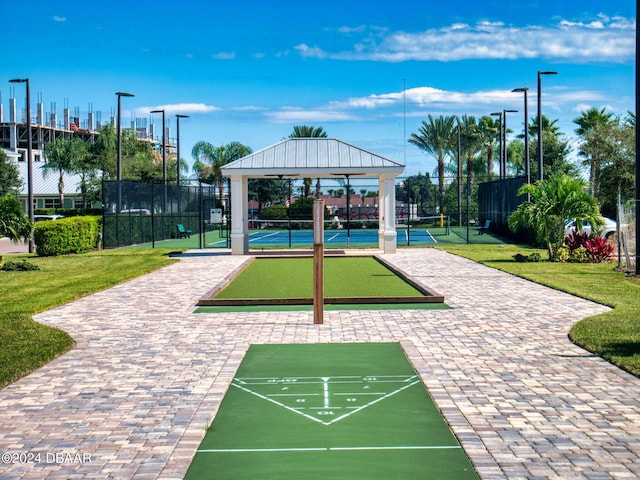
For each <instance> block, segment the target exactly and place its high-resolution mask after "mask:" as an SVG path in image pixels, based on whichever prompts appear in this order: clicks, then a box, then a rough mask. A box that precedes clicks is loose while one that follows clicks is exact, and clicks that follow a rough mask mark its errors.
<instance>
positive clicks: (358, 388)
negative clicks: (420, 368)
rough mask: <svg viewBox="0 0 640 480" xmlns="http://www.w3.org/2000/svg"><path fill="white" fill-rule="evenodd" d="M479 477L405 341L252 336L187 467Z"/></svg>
mask: <svg viewBox="0 0 640 480" xmlns="http://www.w3.org/2000/svg"><path fill="white" fill-rule="evenodd" d="M185 478H186V479H187V480H195V479H220V480H227V479H234V480H243V479H258V478H259V479H261V480H275V479H278V480H282V479H305V480H315V479H318V480H319V479H323V480H325V479H327V478H332V479H333V478H340V479H350V480H358V479H363V480H364V479H367V480H376V479H391V478H392V479H394V480H405V479H417V478H420V479H422V478H429V479H439V480H440V479H442V480H447V479H477V478H479V477H478V476H477V474H476V472H475V470H474V469H473V466H472V464H471V463H470V461H469V459H468V458H467V456H466V455H465V453H464V451H463V450H462V448H461V446H460V444H459V442H458V441H457V439H456V437H455V436H454V435H453V433H452V432H451V430H450V429H449V427H448V425H447V423H446V422H445V421H444V419H443V417H442V416H441V414H440V412H439V410H438V409H437V407H436V406H435V405H434V403H433V401H432V400H431V397H430V396H429V394H428V392H427V391H426V389H425V387H424V385H423V383H422V382H421V380H420V378H419V377H418V376H417V374H416V372H415V370H414V369H413V368H412V367H411V365H410V364H409V362H408V360H407V358H406V356H405V355H404V352H403V350H402V348H401V346H400V345H399V344H397V343H376V344H372V343H367V344H364V343H363V344H310V345H252V346H251V347H250V348H249V350H248V351H247V354H246V356H245V358H244V360H243V361H242V364H241V365H240V367H239V369H238V371H237V373H236V376H235V378H234V379H233V381H232V383H231V385H230V387H229V390H228V391H227V393H226V395H225V397H224V399H223V401H222V404H221V405H220V409H219V411H218V413H217V415H216V418H215V419H214V421H213V423H212V425H211V427H210V428H209V430H208V431H207V433H206V436H205V438H204V440H203V441H202V443H201V445H200V447H199V448H198V452H197V453H196V455H195V457H194V459H193V461H192V464H191V466H190V468H189V470H188V472H187V474H186V476H185Z"/></svg>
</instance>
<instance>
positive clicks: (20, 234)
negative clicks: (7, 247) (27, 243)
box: [0, 194, 33, 243]
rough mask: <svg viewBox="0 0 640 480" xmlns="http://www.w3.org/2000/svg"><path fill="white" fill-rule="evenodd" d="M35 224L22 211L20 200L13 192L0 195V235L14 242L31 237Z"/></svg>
mask: <svg viewBox="0 0 640 480" xmlns="http://www.w3.org/2000/svg"><path fill="white" fill-rule="evenodd" d="M32 231H33V226H32V225H31V222H30V221H29V218H27V216H26V215H25V214H24V212H23V211H22V207H21V206H20V202H19V201H18V199H17V198H16V197H15V196H14V195H11V194H6V195H3V196H1V197H0V236H3V237H7V238H9V240H11V241H12V242H13V243H20V242H21V241H22V239H24V240H27V239H29V238H31V232H32Z"/></svg>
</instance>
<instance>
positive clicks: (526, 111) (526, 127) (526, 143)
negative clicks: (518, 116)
mask: <svg viewBox="0 0 640 480" xmlns="http://www.w3.org/2000/svg"><path fill="white" fill-rule="evenodd" d="M511 91H512V92H523V93H524V174H525V176H526V177H527V183H531V158H530V157H529V100H528V95H527V94H528V92H529V89H528V88H527V87H522V88H514V89H513V90H511Z"/></svg>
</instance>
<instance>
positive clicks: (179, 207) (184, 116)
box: [176, 114, 189, 212]
mask: <svg viewBox="0 0 640 480" xmlns="http://www.w3.org/2000/svg"><path fill="white" fill-rule="evenodd" d="M181 118H189V115H180V114H177V115H176V160H177V161H176V186H177V187H178V191H177V192H176V194H177V195H178V212H181V211H182V208H181V207H182V206H181V203H182V201H181V200H182V195H181V193H180V167H181V165H180V119H181Z"/></svg>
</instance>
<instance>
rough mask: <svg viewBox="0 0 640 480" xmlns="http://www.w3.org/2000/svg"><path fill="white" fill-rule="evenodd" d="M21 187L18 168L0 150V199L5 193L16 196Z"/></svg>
mask: <svg viewBox="0 0 640 480" xmlns="http://www.w3.org/2000/svg"><path fill="white" fill-rule="evenodd" d="M21 186H22V180H21V179H20V173H19V172H18V168H17V167H16V165H15V164H14V163H12V162H10V161H9V157H7V155H6V154H5V153H4V152H3V151H2V149H0V197H1V196H3V195H6V194H7V193H12V194H17V193H18V191H19V189H20V187H21Z"/></svg>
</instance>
